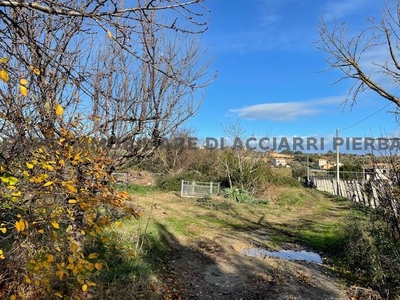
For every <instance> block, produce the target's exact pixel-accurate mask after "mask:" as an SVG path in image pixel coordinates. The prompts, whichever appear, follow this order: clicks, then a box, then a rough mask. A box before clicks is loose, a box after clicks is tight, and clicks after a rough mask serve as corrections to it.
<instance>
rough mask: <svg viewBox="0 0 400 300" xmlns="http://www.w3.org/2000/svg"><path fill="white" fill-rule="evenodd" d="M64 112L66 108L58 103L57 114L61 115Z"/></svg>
mask: <svg viewBox="0 0 400 300" xmlns="http://www.w3.org/2000/svg"><path fill="white" fill-rule="evenodd" d="M63 114H64V108H63V107H62V106H61V104H57V106H56V115H57V116H61V115H63Z"/></svg>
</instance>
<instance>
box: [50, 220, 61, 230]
mask: <svg viewBox="0 0 400 300" xmlns="http://www.w3.org/2000/svg"><path fill="white" fill-rule="evenodd" d="M51 225H52V226H53V227H54V228H55V229H60V225H58V223H57V222H54V221H53V222H51Z"/></svg>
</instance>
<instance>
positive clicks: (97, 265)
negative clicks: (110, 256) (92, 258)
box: [94, 263, 103, 271]
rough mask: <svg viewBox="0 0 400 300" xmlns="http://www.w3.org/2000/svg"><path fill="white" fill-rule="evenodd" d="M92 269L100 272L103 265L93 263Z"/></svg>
mask: <svg viewBox="0 0 400 300" xmlns="http://www.w3.org/2000/svg"><path fill="white" fill-rule="evenodd" d="M94 267H95V268H96V269H97V270H99V271H100V270H101V269H102V268H103V265H102V264H101V263H95V264H94Z"/></svg>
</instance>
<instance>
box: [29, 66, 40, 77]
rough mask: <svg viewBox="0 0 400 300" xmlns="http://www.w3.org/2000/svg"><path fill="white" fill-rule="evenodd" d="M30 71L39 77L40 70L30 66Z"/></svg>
mask: <svg viewBox="0 0 400 300" xmlns="http://www.w3.org/2000/svg"><path fill="white" fill-rule="evenodd" d="M29 68H30V69H31V70H32V71H33V73H35V74H36V75H38V76H39V75H40V70H39V69H38V68H35V67H34V66H30V67H29Z"/></svg>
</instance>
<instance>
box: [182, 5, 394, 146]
mask: <svg viewBox="0 0 400 300" xmlns="http://www.w3.org/2000/svg"><path fill="white" fill-rule="evenodd" d="M383 4H384V1H377V0H351V1H350V0H330V1H315V0H297V1H296V0H247V1H244V0H231V1H222V0H215V1H208V7H209V8H210V9H211V11H212V12H211V22H210V26H209V30H208V31H207V32H206V34H205V35H204V36H203V44H204V45H205V46H208V47H209V53H210V54H212V55H213V56H214V57H215V60H214V63H213V64H212V67H211V71H213V70H218V77H217V79H216V80H215V82H214V83H213V84H212V85H211V86H210V87H209V88H208V89H207V94H206V98H205V101H204V103H203V105H202V107H201V108H200V111H199V112H198V114H197V115H196V116H195V117H194V118H192V119H191V120H190V121H189V122H187V124H186V126H187V127H189V128H192V129H194V130H195V132H196V135H197V136H199V137H207V136H215V137H222V136H224V133H223V127H222V125H223V124H226V122H228V120H232V121H235V120H237V119H240V122H241V124H242V126H243V127H244V129H245V130H246V136H252V135H255V136H273V137H279V136H286V137H293V136H300V137H311V136H316V137H326V138H329V137H332V136H333V135H334V134H335V129H336V128H339V129H343V128H346V127H348V126H350V125H352V124H354V123H356V122H359V121H360V120H362V119H364V118H365V117H367V116H369V115H371V114H372V113H374V112H376V111H378V110H379V109H381V108H382V107H383V106H385V105H386V104H388V102H387V100H385V99H383V98H380V97H379V96H377V95H375V94H374V93H372V92H370V93H367V94H363V95H361V97H359V101H358V103H357V104H356V105H355V106H354V107H353V109H351V108H350V107H349V106H347V107H343V105H342V104H343V102H344V100H345V98H346V94H347V92H348V91H349V88H350V87H351V85H352V83H353V82H351V81H345V82H341V83H340V84H336V85H332V84H333V83H334V82H335V81H336V80H338V79H339V78H340V77H341V73H340V72H339V71H336V70H331V71H327V72H323V71H324V70H326V68H327V67H328V65H327V63H326V62H325V58H326V54H325V53H323V52H321V51H320V50H318V49H317V48H316V45H315V42H316V41H317V40H318V38H319V36H318V29H317V25H318V22H319V20H320V16H321V15H323V16H324V18H325V20H327V21H328V22H332V20H333V18H334V17H336V19H337V21H339V22H342V21H346V22H348V24H349V26H350V30H351V31H353V32H358V30H359V29H361V28H365V27H366V26H367V25H368V23H367V21H366V19H367V17H369V16H375V17H380V11H381V10H382V8H383ZM390 110H392V111H393V110H394V105H393V106H389V107H387V108H385V109H383V110H382V111H380V112H379V113H376V114H375V115H374V116H372V117H370V118H368V119H366V120H365V121H362V122H360V123H359V124H357V125H355V126H352V127H351V128H348V129H346V130H343V131H341V132H340V133H341V136H343V137H366V136H367V137H371V136H374V137H378V136H382V135H383V133H392V132H395V131H397V128H398V124H397V123H396V121H395V117H394V115H393V114H390V113H389V112H388V111H390Z"/></svg>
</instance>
